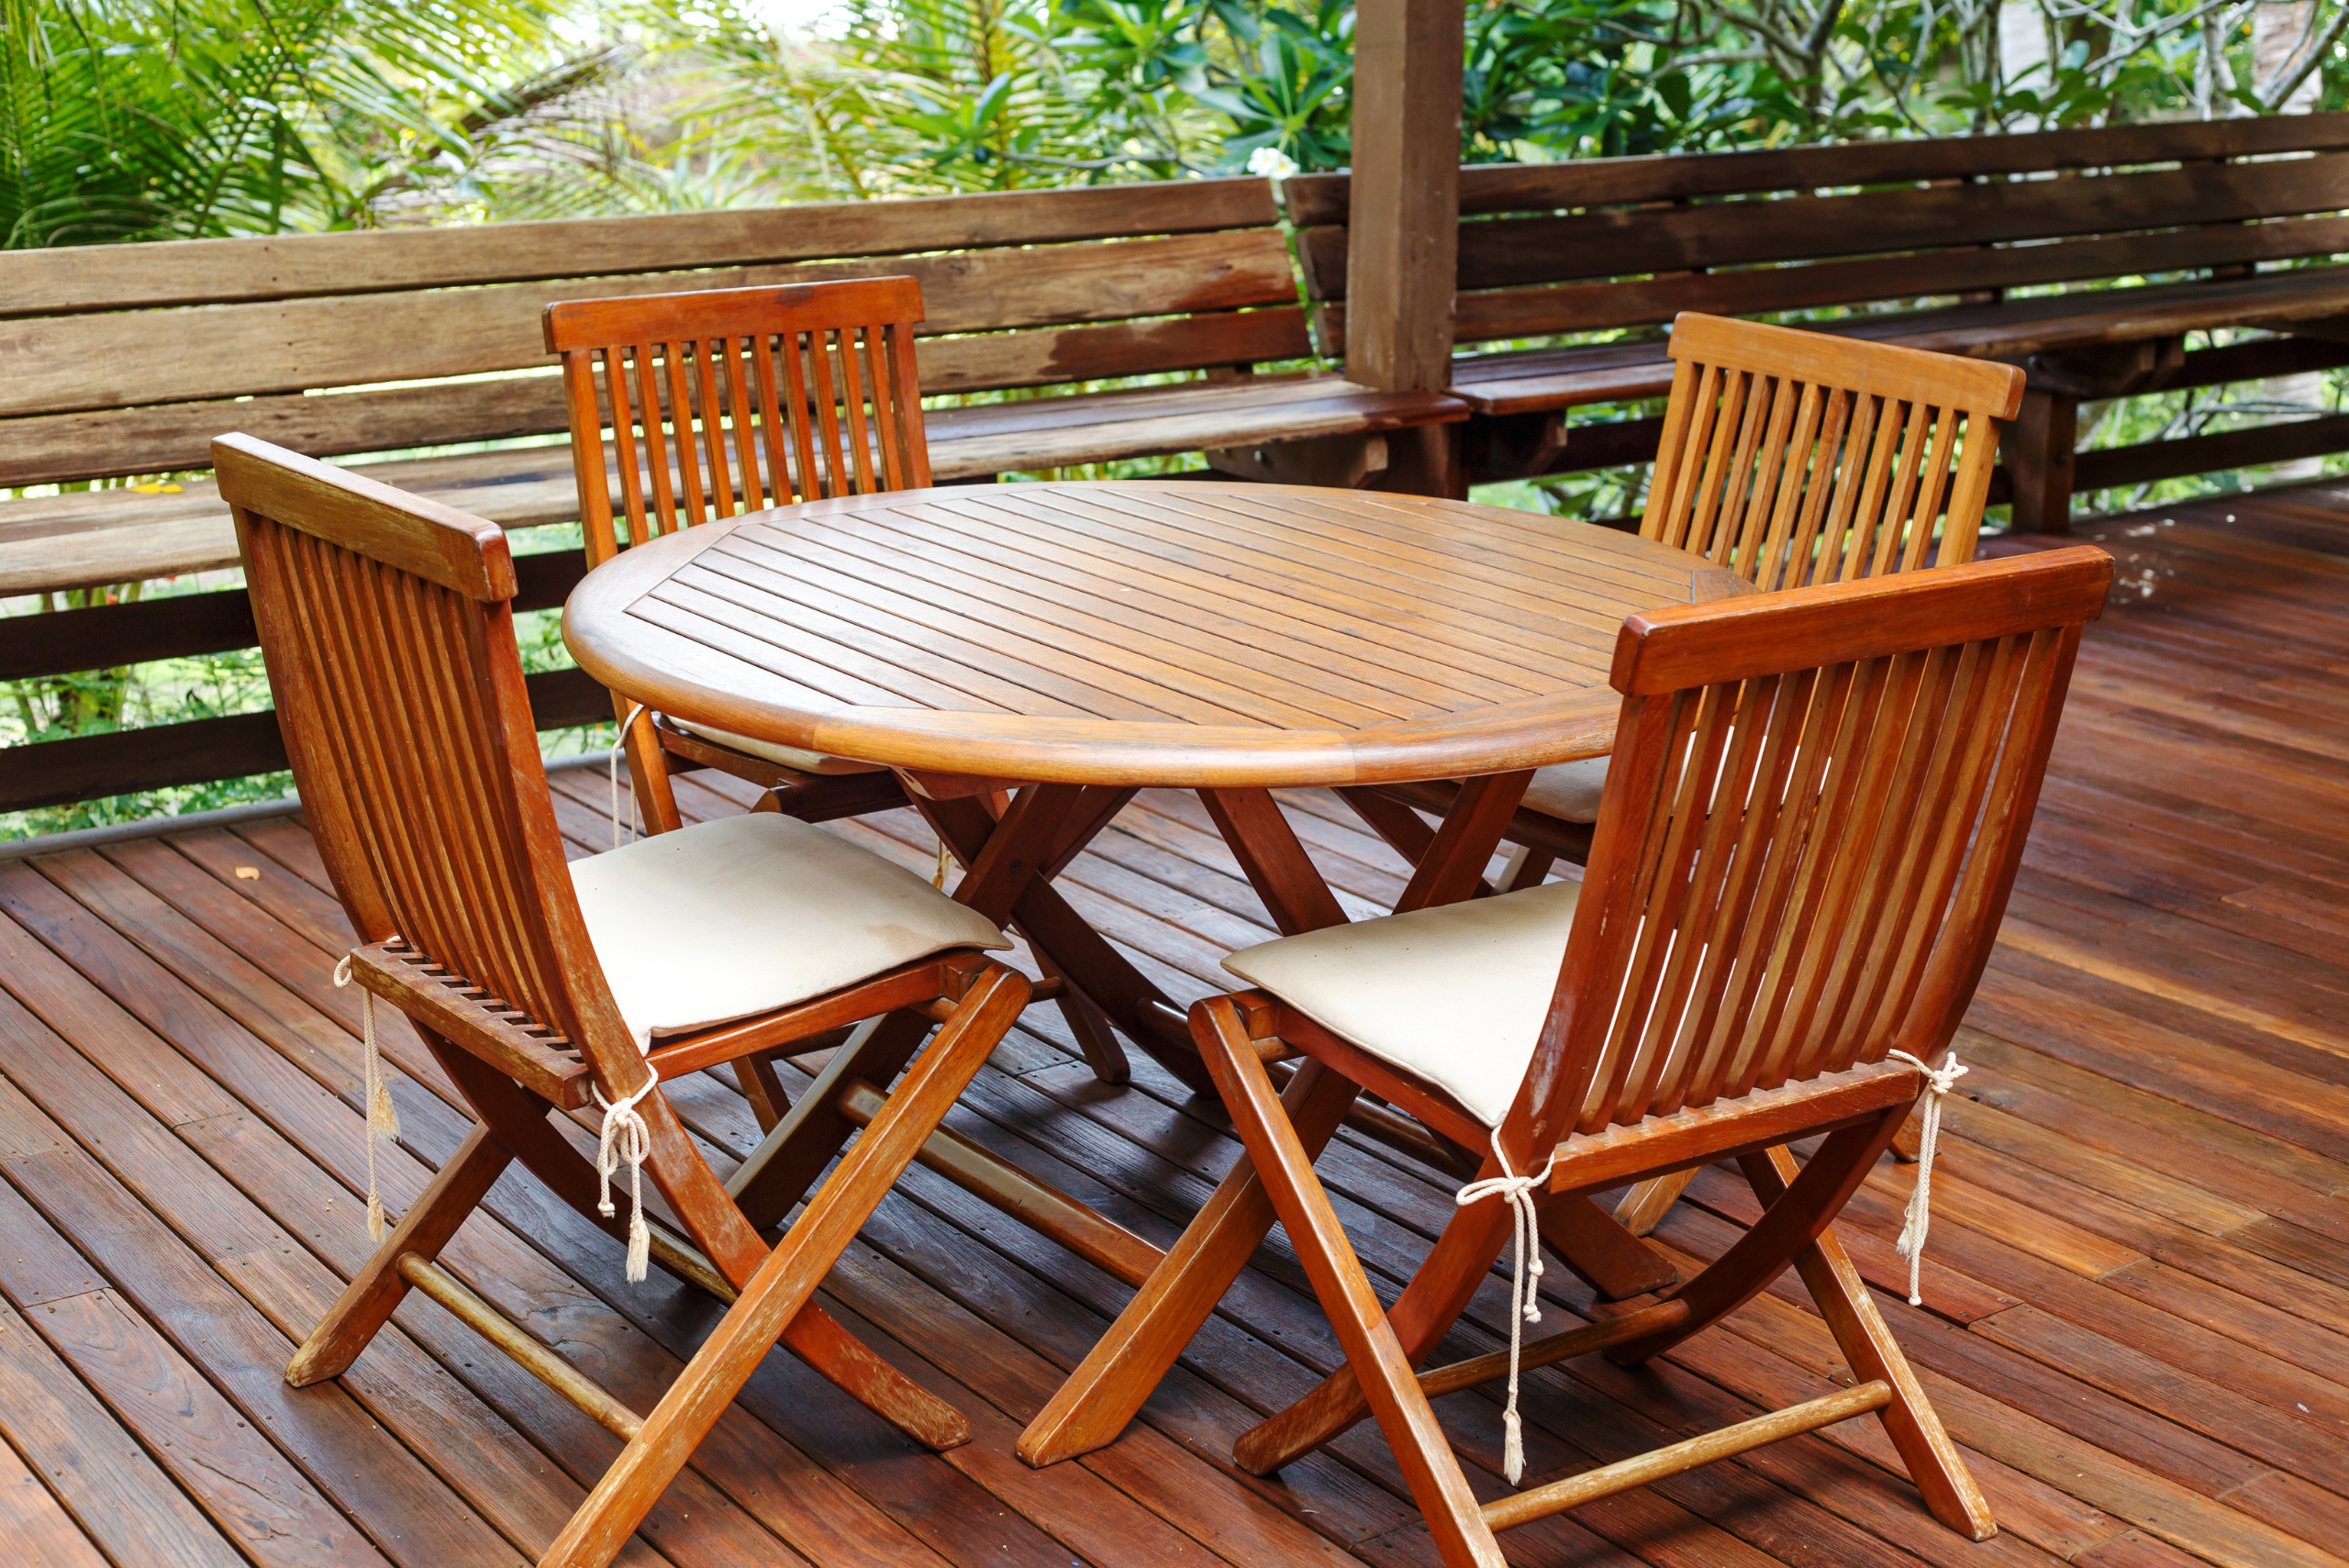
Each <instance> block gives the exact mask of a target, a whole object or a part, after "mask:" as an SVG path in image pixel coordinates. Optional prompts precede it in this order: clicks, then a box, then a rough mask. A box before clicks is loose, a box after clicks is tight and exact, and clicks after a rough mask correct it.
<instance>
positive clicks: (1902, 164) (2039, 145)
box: [1282, 113, 2349, 228]
mask: <svg viewBox="0 0 2349 1568" xmlns="http://www.w3.org/2000/svg"><path fill="white" fill-rule="evenodd" d="M2335 148H2349V113H2342V114H2323V115H2270V116H2263V117H2246V118H2243V119H2224V120H2203V121H2183V122H2176V123H2171V124H2163V125H2132V126H2110V127H2099V128H2093V129H2087V130H2054V131H2035V132H2028V133H2024V134H2021V135H1987V136H1967V137H1938V138H1932V139H1917V140H1886V141H1861V142H1847V143H1840V144H1833V145H1824V146H1811V147H1790V148H1779V149H1773V150H1768V151H1762V152H1709V153H1668V152H1667V153H1649V154H1643V155H1641V156H1638V157H1632V158H1577V159H1573V160H1570V161H1566V162H1563V163H1484V164H1472V165H1470V166H1469V167H1467V168H1464V169H1463V170H1461V171H1460V210H1461V212H1462V213H1463V214H1464V215H1473V214H1484V213H1495V212H1534V211H1555V210H1557V209H1559V208H1563V207H1578V206H1615V205H1625V204H1630V203H1633V202H1664V201H1679V200H1683V199H1686V198H1688V197H1693V196H1725V195H1745V194H1750V193H1758V192H1772V191H1816V190H1831V189H1835V188H1838V187H1842V186H1849V185H1876V184H1890V183H1898V182H1902V181H1920V180H1963V179H1968V178H1973V177H1977V176H1986V175H2007V174H2029V173H2036V172H2041V171H2043V170H2056V169H2101V168H2111V167H2116V166H2118V167H2127V166H2129V165H2132V164H2140V163H2168V162H2176V161H2181V160H2188V159H2210V158H2244V157H2258V156H2262V155H2266V154H2273V153H2278V152H2299V151H2314V150H2330V149H2335ZM1351 180H1352V176H1350V175H1348V174H1342V173H1340V174H1305V175H1299V176H1297V178H1294V179H1291V180H1288V181H1286V182H1284V183H1283V186H1282V195H1283V197H1284V199H1285V201H1286V204H1287V207H1288V214H1289V220H1290V221H1291V222H1292V223H1294V224H1296V225H1297V227H1298V228H1306V227H1308V226H1310V225H1314V224H1323V223H1343V222H1345V221H1346V217H1347V213H1348V211H1349V206H1350V203H1349V197H1348V191H1349V186H1350V183H1351Z"/></svg>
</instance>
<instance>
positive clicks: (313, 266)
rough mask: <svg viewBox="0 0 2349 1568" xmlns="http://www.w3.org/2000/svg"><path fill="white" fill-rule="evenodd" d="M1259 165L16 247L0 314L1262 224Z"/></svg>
mask: <svg viewBox="0 0 2349 1568" xmlns="http://www.w3.org/2000/svg"><path fill="white" fill-rule="evenodd" d="M1277 217H1278V213H1277V210H1276V209H1275V206H1274V203H1273V197H1272V188H1271V186H1270V185H1269V184H1268V183H1266V182H1265V181H1263V180H1256V179H1236V180H1185V181H1176V182H1170V183H1155V184H1136V185H1100V186H1091V187H1086V188H1083V189H1077V190H1052V191H1008V192H1001V193H996V194H990V195H972V196H919V197H912V198H908V199H907V200H902V201H872V202H821V203H809V204H807V205H806V206H787V207H767V208H759V209H753V210H751V211H745V212H708V213H663V214H653V215H646V216H640V217H598V218H563V219H556V220H553V221H550V222H541V223H499V224H482V225H479V226H475V227H471V228H405V229H384V230H378V231H375V232H373V233H365V234H289V235H276V236H271V237H268V238H265V239H185V240H176V241H173V242H169V243H165V244H157V245H137V246H76V247H72V248H70V249H62V250H30V251H15V252H12V253H10V255H9V256H8V259H7V265H6V267H5V268H0V316H36V315H38V316H55V315H63V314H69V313H72V312H76V311H95V310H125V309H132V308H138V307H142V306H162V305H218V304H226V303H230V302H233V301H238V300H260V299H298V298H303V297H306V296H311V295H350V294H376V293H384V292H389V291H393V290H398V289H415V288H443V287H449V286H452V285H455V284H488V283H514V282H520V281H523V280H527V279H534V278H565V277H576V276H578V275H579V272H580V271H581V262H582V261H583V259H585V260H590V261H592V263H593V266H594V269H595V270H596V272H601V273H605V274H618V273H623V272H674V271H677V270H680V269H683V268H690V267H728V266H752V265H759V264H771V263H774V262H780V261H825V260H831V259H837V258H841V257H853V256H894V255H902V254H907V253H909V252H914V251H920V250H963V249H976V248H983V247H989V246H998V245H1046V244H1054V243H1063V242H1067V241H1073V240H1081V239H1114V238H1118V237H1119V236H1125V235H1135V234H1189V233H1202V232H1206V231H1208V230H1211V229H1221V228H1266V227H1268V226H1270V225H1271V224H1273V223H1274V222H1275V220H1276V219H1277Z"/></svg>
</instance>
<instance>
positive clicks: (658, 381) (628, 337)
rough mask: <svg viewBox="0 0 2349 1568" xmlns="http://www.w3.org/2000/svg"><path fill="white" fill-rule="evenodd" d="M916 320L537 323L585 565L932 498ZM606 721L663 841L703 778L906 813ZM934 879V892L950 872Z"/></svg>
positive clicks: (889, 796)
mask: <svg viewBox="0 0 2349 1568" xmlns="http://www.w3.org/2000/svg"><path fill="white" fill-rule="evenodd" d="M921 319H922V303H921V284H919V283H918V282H917V281H916V280H914V279H912V278H909V277H883V278H851V279H845V280H841V281H837V282H831V283H818V284H785V285H782V286H779V287H771V288H744V289H713V290H709V291H707V292H705V293H699V294H657V295H633V296H624V297H620V298H616V299H574V300H563V301H561V302H559V303H557V304H554V305H550V306H547V307H546V313H545V327H546V339H547V349H548V350H549V351H550V352H551V353H554V354H557V355H559V356H561V358H562V374H563V392H564V395H565V397H566V399H567V401H568V403H569V405H570V410H571V453H572V462H573V468H574V470H575V472H576V475H577V478H578V483H579V516H580V526H581V528H582V530H583V532H584V534H585V536H586V546H587V564H588V565H589V566H590V567H591V568H592V567H596V566H600V565H602V564H603V563H604V562H607V561H609V560H610V559H611V558H612V557H613V556H614V555H616V554H618V552H619V551H620V550H623V549H625V548H627V547H628V546H629V545H631V544H636V543H640V542H642V541H643V540H646V539H657V538H659V537H661V536H662V535H663V534H668V533H673V532H674V531H675V530H677V529H678V528H689V527H692V526H693V525H695V524H697V523H704V522H707V521H709V520H710V519H712V518H715V517H735V516H737V515H739V514H740V513H743V512H748V511H755V510H758V509H759V508H761V507H765V506H790V505H792V504H794V503H796V502H800V501H810V500H817V499H819V498H822V497H825V496H830V495H866V494H871V493H874V492H878V491H886V490H918V489H922V488H924V487H926V486H927V485H928V484H930V447H929V444H928V442H927V441H926V440H925V439H924V437H923V433H922V413H921V387H920V384H919V381H918V376H917V373H916V367H915V363H914V337H913V329H914V326H915V324H916V323H917V322H918V321H920V320H921ZM615 477H617V479H618V490H619V499H618V508H617V510H616V509H615V506H614V502H613V495H612V490H613V481H614V479H615ZM623 524H625V530H624V531H623V527H622V525H623ZM613 712H614V714H615V715H616V716H617V717H618V719H619V721H620V731H621V733H620V751H621V754H622V755H623V756H625V757H626V758H627V759H628V768H629V778H630V780H631V781H632V782H633V783H634V784H635V786H636V800H637V802H638V803H639V806H640V809H641V810H642V812H643V815H644V818H645V825H646V827H647V828H649V829H650V830H651V831H652V832H655V833H665V832H668V831H670V830H672V829H673V828H676V827H677V826H678V824H679V822H680V821H681V820H682V819H681V818H680V817H679V816H678V813H677V800H676V793H675V791H674V788H673V787H672V786H671V784H670V776H671V775H672V774H674V773H685V772H689V771H691V770H693V769H696V768H713V769H716V770H717V771H718V772H719V773H726V774H729V775H730V776H732V777H734V778H739V779H743V780H747V781H748V782H750V783H751V784H757V785H758V786H759V787H760V788H761V789H762V790H763V791H765V792H766V793H764V794H763V795H761V796H760V798H759V804H758V806H755V807H753V809H755V810H779V811H782V812H784V813H785V815H787V816H792V817H799V818H801V819H802V820H804V821H808V822H828V821H831V820H833V819H834V818H836V817H857V816H862V815H863V814H864V813H866V812H871V811H886V810H889V809H892V808H893V807H896V806H904V805H906V804H907V799H906V793H905V790H904V788H903V786H902V785H900V784H899V783H898V782H897V777H896V774H895V773H891V772H890V771H889V770H888V769H886V768H880V767H875V766H874V765H873V764H871V763H869V762H852V761H851V760H849V759H847V758H843V757H828V756H823V755H821V754H819V753H817V752H813V751H801V750H799V749H797V748H796V747H790V746H778V745H774V744H772V743H770V742H767V741H764V740H755V739H753V738H751V737H750V736H746V735H737V734H735V733H733V732H731V731H729V730H723V729H715V728H710V727H708V726H707V725H696V724H693V723H690V722H685V721H680V720H675V719H673V718H671V717H668V716H667V715H665V714H658V713H649V712H647V711H645V710H644V709H642V708H641V707H639V706H635V705H633V704H631V703H629V702H628V701H626V700H625V699H623V698H619V697H615V698H614V699H613ZM614 812H615V815H617V813H618V802H617V801H615V802H614ZM943 853H944V851H943V849H942V848H941V856H942V855H943ZM939 869H940V873H941V881H942V880H943V874H944V872H945V869H946V868H945V862H944V861H943V859H941V862H940V867H939ZM1059 1003H1060V1009H1061V1014H1062V1016H1063V1018H1065V1019H1066V1020H1067V1022H1068V1026H1069V1030H1070V1032H1071V1033H1072V1034H1073V1035H1074V1037H1075V1039H1076V1041H1077V1045H1078V1048H1079V1049H1080V1050H1081V1051H1083V1052H1084V1053H1085V1061H1086V1062H1088V1063H1089V1064H1090V1065H1091V1066H1092V1067H1093V1070H1094V1072H1095V1073H1097V1075H1099V1076H1100V1077H1101V1079H1102V1080H1103V1081H1104V1082H1106V1083H1112V1084H1122V1083H1124V1082H1125V1081H1126V1077H1127V1073H1128V1066H1127V1062H1126V1059H1125V1051H1124V1048H1123V1047H1121V1046H1120V1045H1119V1043H1118V1039H1117V1036H1116V1035H1115V1034H1114V1033H1113V1032H1111V1029H1110V1026H1109V1022H1108V1018H1106V1017H1104V1016H1103V1015H1102V1014H1101V1012H1100V1011H1099V1009H1098V1008H1097V1007H1095V1006H1093V1005H1092V1003H1091V1002H1090V1001H1089V1000H1087V999H1086V998H1085V997H1084V996H1082V995H1076V994H1074V993H1073V992H1068V991H1063V993H1062V995H1061V996H1060V998H1059ZM736 1072H737V1073H738V1075H739V1076H740V1079H741V1083H742V1088H743V1092H744V1093H745V1094H747V1095H749V1096H750V1099H751V1109H752V1111H753V1112H755V1113H756V1115H757V1117H758V1119H759V1125H760V1126H761V1127H762V1128H763V1129H768V1130H772V1129H774V1127H775V1125H776V1123H777V1122H778V1121H779V1120H780V1119H781V1118H782V1117H783V1116H784V1114H785V1112H786V1111H787V1110H788V1108H789V1106H788V1105H787V1103H786V1102H785V1100H784V1097H783V1090H782V1084H781V1083H780V1081H779V1080H778V1079H777V1078H776V1077H775V1075H774V1071H773V1068H772V1066H771V1065H770V1062H769V1061H768V1058H767V1057H766V1056H765V1055H764V1054H752V1055H749V1056H745V1057H743V1058H742V1059H741V1060H740V1062H737V1063H736Z"/></svg>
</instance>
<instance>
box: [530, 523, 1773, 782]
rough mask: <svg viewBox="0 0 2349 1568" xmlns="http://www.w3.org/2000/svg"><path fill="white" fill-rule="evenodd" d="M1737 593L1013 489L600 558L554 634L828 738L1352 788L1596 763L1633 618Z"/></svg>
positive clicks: (1600, 551) (657, 691)
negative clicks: (1612, 655)
mask: <svg viewBox="0 0 2349 1568" xmlns="http://www.w3.org/2000/svg"><path fill="white" fill-rule="evenodd" d="M1737 591H1738V587H1737V584H1735V580H1734V579H1733V578H1731V576H1730V575H1729V574H1728V573H1722V572H1719V571H1717V570H1715V569H1712V568H1709V567H1707V566H1705V565H1704V564H1702V563H1701V562H1690V561H1689V560H1688V559H1687V557H1686V556H1684V555H1680V554H1678V553H1677V552H1674V551H1671V550H1665V549H1662V548H1660V547H1657V546H1653V545H1650V544H1647V543H1645V542H1643V541H1641V540H1638V539H1626V538H1624V537H1622V536H1621V535H1619V534H1615V533H1612V532H1609V531H1607V530H1600V529H1590V528H1576V527H1575V526H1573V525H1570V524H1569V525H1561V524H1556V523H1551V522H1546V521H1536V520H1535V519H1532V518H1530V517H1527V516H1526V515H1525V514H1522V513H1515V512H1508V511H1504V510H1500V509H1497V508H1489V507H1477V506H1465V505H1462V504H1457V503H1448V502H1436V501H1419V500H1413V499H1409V498H1403V497H1379V498H1375V499H1373V498H1370V497H1364V496H1357V495H1352V494H1349V493H1344V492H1317V491H1310V490H1299V489H1290V488H1286V487H1280V486H1270V485H1247V486H1239V485H1220V484H1198V483H1186V484H1152V483H1140V482H1130V483H1113V484H1034V485H1022V486H1017V487H999V488H997V489H996V490H992V491H985V492H968V491H965V492H952V491H933V492H927V493H918V494H913V495H875V496H868V497H850V498H846V499H841V500H830V501H823V502H817V503H812V504H808V505H806V506H798V507H794V508H789V509H786V510H784V511H781V512H776V513H772V514H767V515H763V516H759V517H749V518H744V519H740V520H737V521H734V522H731V523H725V524H717V525H712V526H709V527H706V528H699V529H696V530H693V531H692V532H691V533H689V534H686V535H682V536H678V537H676V538H674V539H663V540H660V541H657V542H656V543H654V544H652V545H651V546H649V547H646V548H640V549H637V550H629V551H628V552H627V553H626V554H625V555H623V556H622V557H621V558H620V559H619V560H618V561H617V562H613V563H612V564H611V565H609V566H607V567H605V568H603V569H601V570H600V571H599V572H597V573H594V574H592V575H591V576H590V578H589V579H588V581H587V582H586V583H585V584H583V585H582V586H581V588H580V589H579V591H578V593H577V594H576V595H573V600H572V603H571V606H570V608H569V610H568V611H567V612H566V615H565V637H566V639H567V640H568V641H569V642H570V644H571V646H572V648H573V652H574V654H575V655H576V656H577V657H578V658H579V660H580V662H581V663H582V665H583V666H584V668H586V669H587V670H588V671H589V672H590V673H593V674H594V675H595V676H596V678H597V679H598V680H600V681H602V682H603V683H604V684H607V686H610V687H611V688H612V689H613V690H614V691H616V692H620V693H623V694H626V695H629V696H630V697H632V698H634V699H636V700H640V701H646V702H649V703H653V704H657V705H658V706H660V707H661V708H662V710H663V711H665V712H670V713H674V714H677V715H679V716H682V717H686V718H689V719H693V720H696V721H697V722H701V723H707V724H716V725H718V726H720V727H722V728H730V729H733V730H735V731H737V732H739V733H744V734H754V735H760V736H762V737H763V738H766V739H772V740H776V741H778V742H781V743H783V744H787V745H794V746H801V747H806V748H808V749H811V750H816V751H824V752H827V753H829V754H833V755H840V756H846V757H853V758H859V759H862V760H865V761H870V762H885V763H888V764H891V765H894V766H902V767H912V768H921V769H932V770H936V771H939V772H941V773H974V774H981V775H985V776H991V777H1000V778H1018V779H1040V780H1060V781H1065V782H1071V783H1089V782H1098V783H1117V784H1139V783H1163V784H1210V785H1212V784H1233V785H1252V784H1294V783H1356V782H1364V781H1365V780H1370V779H1385V778H1397V777H1431V776H1444V775H1447V774H1450V775H1457V774H1460V773H1483V772H1495V771H1505V770H1511V769H1520V768H1525V767H1530V766H1534V765H1538V764H1539V763H1541V762H1551V761H1559V760H1564V759H1565V758H1568V757H1574V756H1586V755H1592V754H1595V752H1596V751H1598V750H1600V749H1603V747H1604V745H1605V743H1606V742H1605V728H1606V725H1607V715H1608V711H1609V709H1610V708H1611V706H1612V703H1611V699H1608V698H1606V697H1604V696H1602V695H1600V694H1599V693H1598V681H1599V679H1600V670H1601V666H1602V664H1603V662H1604V659H1605V657H1606V654H1605V652H1604V650H1605V649H1607V648H1609V647H1611V639H1612V636H1613V632H1614V628H1615V627H1616V626H1617V625H1618V624H1619V623H1620V620H1621V618H1622V617H1623V616H1624V615H1625V614H1627V613H1629V612H1630V610H1631V609H1632V608H1633V607H1635V606H1644V605H1647V604H1651V603H1658V602H1666V603H1687V602H1688V601H1690V600H1691V599H1695V598H1706V597H1712V596H1717V595H1722V594H1729V593H1734V592H1737ZM1496 615H1501V616H1505V617H1507V619H1508V624H1509V629H1508V632H1507V633H1506V634H1504V633H1502V632H1501V631H1500V630H1499V629H1498V628H1497V625H1496V622H1495V620H1494V617H1495V616H1496Z"/></svg>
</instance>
